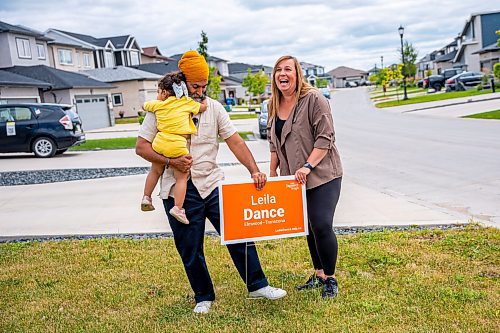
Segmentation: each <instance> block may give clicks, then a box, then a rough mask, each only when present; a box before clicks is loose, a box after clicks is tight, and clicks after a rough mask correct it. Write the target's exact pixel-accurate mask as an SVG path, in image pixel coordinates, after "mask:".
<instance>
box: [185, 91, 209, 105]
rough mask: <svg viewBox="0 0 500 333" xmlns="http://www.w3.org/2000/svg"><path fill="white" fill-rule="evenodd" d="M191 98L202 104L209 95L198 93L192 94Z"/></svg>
mask: <svg viewBox="0 0 500 333" xmlns="http://www.w3.org/2000/svg"><path fill="white" fill-rule="evenodd" d="M189 97H191V98H192V99H194V100H195V101H197V102H199V103H201V102H203V101H204V100H205V98H207V94H206V93H203V94H201V95H199V94H197V93H193V94H190V95H189Z"/></svg>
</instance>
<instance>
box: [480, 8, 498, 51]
mask: <svg viewBox="0 0 500 333" xmlns="http://www.w3.org/2000/svg"><path fill="white" fill-rule="evenodd" d="M497 30H500V13H493V14H485V15H481V31H482V41H481V42H482V47H486V46H488V45H491V44H493V43H495V42H496V41H497V39H498V35H497V34H496V33H495V31H497Z"/></svg>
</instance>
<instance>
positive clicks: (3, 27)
mask: <svg viewBox="0 0 500 333" xmlns="http://www.w3.org/2000/svg"><path fill="white" fill-rule="evenodd" d="M1 32H11V33H16V34H21V35H26V36H32V37H36V38H37V39H39V40H45V41H49V40H52V39H50V38H48V37H45V36H44V35H43V33H41V32H40V31H36V30H33V29H30V28H27V27H23V26H20V25H12V24H9V23H5V22H2V21H0V33H1Z"/></svg>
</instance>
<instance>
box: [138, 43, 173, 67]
mask: <svg viewBox="0 0 500 333" xmlns="http://www.w3.org/2000/svg"><path fill="white" fill-rule="evenodd" d="M172 60H174V59H172V58H169V57H166V56H164V55H163V54H161V52H160V49H158V47H157V46H151V47H143V48H142V52H141V64H150V63H155V62H168V61H172Z"/></svg>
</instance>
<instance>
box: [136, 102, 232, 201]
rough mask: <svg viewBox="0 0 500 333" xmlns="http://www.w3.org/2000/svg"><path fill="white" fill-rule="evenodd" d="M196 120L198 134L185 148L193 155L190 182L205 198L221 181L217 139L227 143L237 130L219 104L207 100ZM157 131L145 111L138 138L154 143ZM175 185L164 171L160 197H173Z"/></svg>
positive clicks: (153, 122) (170, 175)
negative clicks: (205, 107) (205, 108)
mask: <svg viewBox="0 0 500 333" xmlns="http://www.w3.org/2000/svg"><path fill="white" fill-rule="evenodd" d="M196 117H197V118H198V119H199V121H198V131H197V133H196V134H192V135H191V143H190V147H188V148H189V152H190V154H191V155H192V156H193V165H192V166H191V180H192V181H193V184H194V186H196V188H197V189H198V192H200V195H201V197H202V198H206V197H207V196H208V195H209V194H210V193H212V191H213V190H214V189H215V188H216V187H217V185H218V182H219V180H223V179H224V173H223V171H222V169H221V168H220V167H219V166H218V164H217V161H216V159H217V153H218V151H219V141H218V137H219V136H220V137H221V138H222V139H224V140H226V139H227V138H229V137H230V136H232V135H233V134H234V133H236V128H235V127H234V125H233V124H232V123H231V120H230V119H229V115H228V114H227V112H226V110H225V109H224V107H223V106H222V104H220V103H219V102H217V101H215V100H213V99H211V98H208V97H207V110H206V111H205V112H202V113H200V114H199V115H198V116H196ZM157 132H158V130H157V128H156V117H155V115H154V113H151V112H148V113H147V114H146V117H145V118H144V121H143V123H142V125H141V128H140V130H139V136H140V137H142V138H144V139H146V140H147V141H149V142H153V139H154V137H155V135H156V133H157ZM174 185H175V178H174V173H173V171H172V169H166V170H165V172H164V173H163V176H162V177H161V182H160V197H161V198H162V199H167V198H168V196H169V195H170V196H173V187H174Z"/></svg>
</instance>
